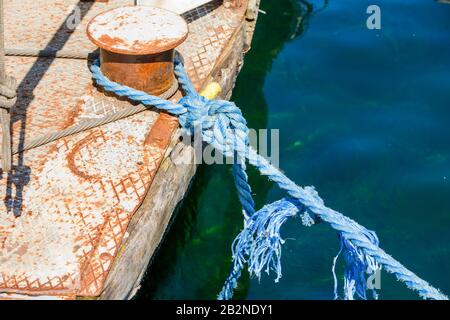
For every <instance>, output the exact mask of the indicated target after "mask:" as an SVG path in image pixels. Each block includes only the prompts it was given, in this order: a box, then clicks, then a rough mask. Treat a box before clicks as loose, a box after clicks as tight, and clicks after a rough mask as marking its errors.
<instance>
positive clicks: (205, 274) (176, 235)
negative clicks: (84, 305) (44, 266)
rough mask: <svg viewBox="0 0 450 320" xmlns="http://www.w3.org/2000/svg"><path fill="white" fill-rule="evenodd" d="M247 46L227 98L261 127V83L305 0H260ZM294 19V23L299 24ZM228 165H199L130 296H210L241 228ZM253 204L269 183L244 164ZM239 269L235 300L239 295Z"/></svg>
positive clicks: (294, 29)
mask: <svg viewBox="0 0 450 320" xmlns="http://www.w3.org/2000/svg"><path fill="white" fill-rule="evenodd" d="M262 5H263V7H262V9H263V10H265V11H267V13H268V14H267V15H260V17H259V21H258V25H257V28H256V32H255V36H254V40H253V44H252V49H251V51H250V52H249V53H248V54H247V56H246V58H245V66H244V68H243V69H242V71H241V73H240V75H239V77H238V80H237V83H236V87H235V90H234V94H233V98H232V100H234V101H235V102H236V104H237V105H238V106H240V107H241V108H242V110H243V112H244V115H245V117H246V118H247V120H248V123H249V126H250V127H251V128H254V129H260V128H266V124H267V118H268V107H267V103H266V101H265V98H264V94H263V85H264V81H265V77H266V75H267V73H268V72H269V71H270V70H271V67H272V63H273V61H274V59H275V58H276V57H277V55H278V54H279V52H280V51H281V50H282V48H283V46H284V44H285V43H286V42H288V41H291V40H293V39H294V38H295V37H298V36H300V35H301V34H302V32H303V30H304V26H303V24H302V21H306V20H307V19H306V18H307V17H308V15H310V14H311V12H312V11H313V8H312V6H311V5H309V4H308V3H307V2H306V1H299V2H297V1H294V0H281V1H267V2H264V1H263V3H262ZM299 21H300V23H299ZM230 169H231V168H230V166H224V165H213V166H206V165H202V166H200V168H199V170H198V173H197V175H196V177H195V179H194V181H193V183H192V186H191V189H190V191H189V192H188V194H187V195H186V200H185V201H184V203H183V204H182V205H181V207H180V208H179V210H177V213H176V214H174V216H176V218H175V219H174V221H173V224H172V225H171V228H170V230H169V232H168V234H167V235H166V237H165V239H164V241H163V243H162V245H161V249H160V250H159V251H158V253H157V254H156V255H155V256H154V259H153V261H152V263H151V264H150V266H149V268H148V269H147V272H146V275H145V278H144V280H143V282H142V289H141V290H140V291H139V292H138V294H137V296H136V299H215V298H216V296H217V294H218V292H219V291H220V289H221V287H222V285H223V282H224V280H225V279H226V277H227V275H228V272H229V269H230V266H231V250H230V247H231V243H232V241H233V239H234V237H235V236H236V235H237V234H238V232H239V231H240V230H241V228H242V214H241V206H240V203H239V200H238V198H237V196H236V192H235V188H234V184H233V180H232V179H233V178H232V175H231V170H230ZM249 175H250V181H251V184H252V185H253V188H254V190H253V191H254V194H255V201H256V206H257V207H260V206H261V205H263V204H264V202H265V199H266V195H267V193H268V191H269V190H270V188H271V187H272V184H271V183H270V182H268V181H267V180H266V179H265V178H263V177H261V176H260V175H259V174H258V173H257V172H255V171H254V170H252V169H251V168H250V170H249ZM248 285H249V277H248V274H247V273H244V275H243V277H242V278H241V280H240V282H239V286H238V289H237V291H236V293H235V298H238V299H239V298H245V297H246V295H247V290H248Z"/></svg>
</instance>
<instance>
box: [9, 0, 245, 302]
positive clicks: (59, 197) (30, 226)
mask: <svg viewBox="0 0 450 320" xmlns="http://www.w3.org/2000/svg"><path fill="white" fill-rule="evenodd" d="M43 2H45V1H35V0H22V1H14V0H4V5H5V28H6V32H5V37H6V46H8V47H14V46H15V47H17V46H21V45H23V44H24V43H26V44H27V45H29V46H30V47H33V48H44V47H46V46H50V47H53V48H59V47H64V49H68V50H69V49H70V50H77V49H88V50H94V49H95V46H94V45H93V44H92V43H91V42H90V41H89V39H88V38H87V37H86V34H85V31H84V30H85V29H86V26H87V24H88V22H89V21H90V20H91V19H92V18H93V17H94V16H96V15H98V14H99V13H100V12H104V11H105V10H108V9H111V8H114V7H116V6H123V5H127V4H132V3H133V0H129V1H128V0H115V1H110V2H108V3H98V2H96V3H94V4H93V6H92V8H91V10H90V11H89V12H88V13H87V14H86V16H85V17H84V18H83V20H82V21H81V24H80V26H79V27H77V28H76V30H75V31H74V32H73V33H72V34H71V36H70V38H69V40H68V41H67V42H66V43H65V44H64V43H63V38H64V37H65V34H66V31H64V30H63V31H61V32H60V33H58V34H57V35H56V36H55V33H56V32H57V30H58V29H59V27H60V26H61V24H62V23H64V19H65V17H66V16H67V12H66V10H67V6H68V5H70V4H73V5H75V4H77V3H78V0H54V1H52V2H51V3H52V5H43ZM49 3H50V2H49ZM220 4H221V2H220V1H216V2H211V3H208V4H207V5H205V6H203V7H201V8H198V9H196V10H193V11H190V12H188V13H186V14H184V15H183V18H184V19H185V20H187V21H188V22H189V30H190V34H189V37H188V38H187V40H186V42H184V43H183V44H181V45H180V47H179V48H178V49H177V50H179V51H180V52H181V53H182V55H183V57H184V61H185V66H186V69H187V72H188V74H189V76H190V78H191V79H192V80H193V82H194V84H195V85H196V87H197V88H200V87H201V86H202V85H203V83H204V82H205V81H206V80H207V78H208V76H209V75H210V73H211V72H212V70H213V69H214V66H215V64H216V62H217V59H218V58H219V56H220V55H221V53H222V51H223V49H224V48H225V47H226V45H227V44H228V42H229V40H230V37H232V35H233V34H234V33H235V32H236V31H237V28H238V27H239V21H241V19H242V17H243V11H244V10H243V9H242V10H241V11H239V10H228V9H226V8H224V7H223V6H221V5H220ZM80 5H81V7H82V10H85V9H86V7H87V3H85V2H82V3H81V4H80ZM36 16H38V17H40V19H36ZM24 21H25V22H26V23H24ZM52 38H54V39H53V40H52ZM6 68H7V72H8V73H10V74H14V75H15V76H16V77H17V78H18V79H19V81H20V82H21V91H20V93H19V97H18V103H17V106H16V108H15V109H14V113H13V126H12V132H13V143H14V144H15V145H18V144H19V143H20V141H21V140H23V139H24V140H31V139H33V138H35V137H36V136H39V135H43V134H46V133H49V132H53V131H55V130H60V129H62V128H65V127H67V126H69V125H71V124H75V123H78V122H80V121H83V120H86V119H91V118H97V117H101V116H104V115H105V114H109V113H111V112H115V111H119V110H122V109H124V108H127V107H129V106H130V103H129V102H127V101H126V100H119V99H116V98H115V97H111V96H106V95H104V94H103V93H102V92H100V91H98V90H97V88H95V87H93V86H92V81H91V75H90V73H89V71H88V69H87V63H86V61H82V60H71V59H55V60H52V59H36V58H26V57H7V58H6ZM176 129H177V122H176V119H175V118H174V117H171V116H168V115H166V114H161V115H159V114H158V113H156V112H154V111H150V110H149V111H145V112H143V113H140V114H138V115H135V116H131V117H129V118H125V119H122V120H120V121H117V122H114V123H110V124H107V125H104V126H102V127H100V128H97V129H93V130H91V131H88V132H83V133H80V134H77V135H74V136H70V137H67V138H65V139H61V140H59V141H56V142H53V143H51V144H49V145H46V146H43V147H40V148H37V149H33V150H29V151H26V152H25V153H24V154H22V155H16V156H15V158H14V164H15V165H17V164H18V163H19V162H18V161H19V160H20V161H21V163H22V167H21V168H20V170H18V171H17V172H16V174H15V177H14V183H12V184H11V185H8V183H7V179H6V178H5V176H4V177H3V179H2V180H1V181H0V195H3V196H4V199H6V200H8V201H6V203H10V202H14V201H15V203H17V202H18V203H20V208H21V210H20V211H19V213H20V215H18V216H15V215H14V214H13V212H12V209H11V208H10V207H8V206H7V205H6V204H5V201H1V202H0V260H1V263H0V293H1V294H0V297H3V298H11V297H16V295H17V294H27V295H36V296H47V295H49V296H53V297H55V298H56V297H60V296H64V298H72V297H74V296H91V297H93V296H97V295H99V294H100V293H101V292H102V290H103V286H104V283H105V280H106V277H107V275H108V272H109V270H110V268H111V265H112V263H113V262H114V259H116V257H117V255H118V254H119V250H120V248H121V247H122V243H123V239H124V237H125V235H126V229H127V226H128V224H129V222H130V219H131V217H132V216H133V214H134V212H135V211H136V210H137V208H138V207H139V205H140V204H141V202H142V201H143V199H144V197H145V195H146V194H147V191H148V189H149V187H150V185H151V182H152V180H153V177H154V175H155V173H156V171H157V169H158V167H159V165H160V163H161V161H162V159H163V155H164V154H165V151H166V148H167V147H168V144H169V142H170V141H171V137H172V135H173V133H174V132H175V130H176ZM97 133H98V136H97ZM93 137H97V139H94V138H93ZM89 139H90V141H91V143H86V144H84V143H83V142H84V141H86V140H89ZM112 155H113V156H112ZM27 168H28V169H27ZM91 177H94V178H93V179H90V178H91ZM86 178H87V179H86ZM18 191H20V193H18ZM4 199H2V200H4ZM109 257H111V258H109Z"/></svg>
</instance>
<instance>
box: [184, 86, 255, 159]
mask: <svg viewBox="0 0 450 320" xmlns="http://www.w3.org/2000/svg"><path fill="white" fill-rule="evenodd" d="M179 104H181V105H182V106H183V107H185V108H186V110H187V112H186V113H184V114H182V115H180V117H179V122H180V124H181V126H182V127H183V128H184V129H185V130H186V131H187V133H188V134H191V135H193V134H194V133H195V132H196V131H200V132H201V135H202V138H203V140H204V141H205V142H206V143H209V144H212V145H213V146H214V147H215V148H217V149H218V150H220V151H221V152H222V153H223V154H224V155H225V156H233V154H234V152H238V153H241V152H244V151H245V147H246V146H247V145H248V131H249V130H248V128H247V122H246V120H245V118H244V117H243V116H242V112H241V110H240V109H239V108H238V107H237V106H236V105H235V104H234V103H232V102H230V101H225V100H208V99H206V98H204V97H202V96H200V95H198V94H189V95H187V96H185V97H183V98H182V99H181V100H180V101H179Z"/></svg>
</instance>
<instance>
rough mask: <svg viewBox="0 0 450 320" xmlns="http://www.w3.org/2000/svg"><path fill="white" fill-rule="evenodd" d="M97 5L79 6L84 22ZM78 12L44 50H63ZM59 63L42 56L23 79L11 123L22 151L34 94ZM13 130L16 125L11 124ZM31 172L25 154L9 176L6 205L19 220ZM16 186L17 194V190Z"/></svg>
mask: <svg viewBox="0 0 450 320" xmlns="http://www.w3.org/2000/svg"><path fill="white" fill-rule="evenodd" d="M92 5H93V2H83V1H79V2H78V3H77V6H78V8H80V17H81V19H83V18H84V16H85V15H86V14H87V13H88V11H89V10H90V9H91V7H92ZM73 15H74V12H71V13H70V14H69V15H68V16H67V18H66V20H65V21H64V22H63V23H62V24H61V26H60V27H59V28H58V30H57V31H56V33H55V34H54V35H53V37H52V39H51V40H50V41H49V42H48V43H47V45H46V46H45V48H43V49H42V50H43V51H45V52H48V51H51V52H54V51H59V50H61V49H62V48H63V47H64V45H65V44H66V43H67V41H68V40H69V38H70V36H71V34H72V31H71V30H70V29H68V27H67V21H68V20H69V19H72V17H73ZM54 60H55V58H54V57H39V58H37V60H36V62H35V63H34V64H33V66H32V67H31V68H30V70H29V71H28V73H27V74H26V76H25V77H24V78H23V80H22V81H21V83H20V84H19V87H18V90H17V91H18V100H17V101H18V102H17V103H16V106H15V107H14V109H13V112H12V117H11V124H12V123H14V122H20V128H19V142H18V148H19V150H21V149H23V146H24V144H25V132H26V122H27V110H28V107H29V106H30V103H31V101H33V99H34V94H33V91H34V89H35V88H36V87H37V86H38V84H39V82H40V81H41V79H42V77H43V76H44V75H45V73H46V72H47V71H48V69H49V68H50V66H51V64H52V63H53V61H54ZM11 127H12V125H11ZM30 174H31V169H30V167H28V166H27V165H25V159H24V153H23V152H21V153H19V155H18V160H17V163H14V160H13V164H12V170H11V172H9V173H8V176H7V182H6V195H5V198H4V202H5V205H6V208H7V210H8V212H11V211H12V212H13V214H14V216H16V217H18V216H20V215H21V214H22V202H23V189H24V187H25V186H26V185H27V184H28V183H29V182H30ZM13 187H15V193H14V191H13Z"/></svg>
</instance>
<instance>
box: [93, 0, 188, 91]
mask: <svg viewBox="0 0 450 320" xmlns="http://www.w3.org/2000/svg"><path fill="white" fill-rule="evenodd" d="M87 34H88V37H89V39H90V40H91V41H92V42H93V43H95V44H96V45H97V46H98V47H99V48H100V60H101V70H102V72H103V74H104V75H105V76H107V77H108V78H109V79H111V80H112V81H115V82H118V83H120V84H123V85H126V86H129V87H131V88H134V89H137V90H141V91H145V92H147V93H149V94H152V95H163V94H164V95H166V96H167V95H170V93H171V92H170V91H173V92H172V93H174V92H175V91H176V89H177V87H178V86H177V85H176V79H175V76H174V74H173V59H174V54H175V52H174V51H175V50H174V49H175V48H176V47H177V46H178V45H180V44H181V43H182V42H183V41H184V40H185V39H186V37H187V35H188V26H187V23H186V22H185V21H184V19H183V18H182V17H180V16H179V15H177V14H175V13H173V12H170V11H167V10H164V9H159V8H154V7H146V6H127V7H120V8H116V9H112V10H109V11H106V12H104V13H101V14H99V15H98V16H96V17H95V18H93V19H92V21H91V22H90V23H89V25H88V27H87ZM167 93H169V94H167Z"/></svg>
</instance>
